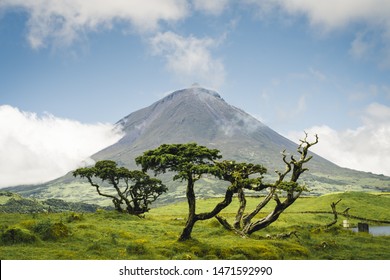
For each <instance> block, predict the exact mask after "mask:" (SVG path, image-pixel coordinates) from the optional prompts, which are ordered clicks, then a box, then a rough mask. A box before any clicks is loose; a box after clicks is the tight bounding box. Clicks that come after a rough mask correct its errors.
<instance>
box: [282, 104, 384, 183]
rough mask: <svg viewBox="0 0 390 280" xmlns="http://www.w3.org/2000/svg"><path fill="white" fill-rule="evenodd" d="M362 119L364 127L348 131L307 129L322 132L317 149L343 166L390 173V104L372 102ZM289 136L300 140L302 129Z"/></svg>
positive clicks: (307, 130) (315, 147)
mask: <svg viewBox="0 0 390 280" xmlns="http://www.w3.org/2000/svg"><path fill="white" fill-rule="evenodd" d="M361 120H362V125H361V126H360V127H358V128H356V129H348V130H344V131H336V130H334V129H332V128H330V127H328V126H326V125H322V126H314V127H311V128H309V129H306V132H308V133H309V134H310V135H314V134H318V136H319V143H318V144H317V145H315V146H313V152H315V153H317V154H319V155H320V156H323V157H325V158H327V159H329V160H330V161H332V162H334V163H336V164H338V165H340V166H343V167H348V168H352V169H357V170H362V171H369V172H373V173H377V174H385V175H388V176H390V158H389V157H388V156H387V155H390V107H389V106H385V105H382V104H378V103H372V104H370V105H369V106H368V107H367V108H366V109H365V111H364V112H363V114H362V117H361ZM287 136H288V137H289V138H290V139H292V140H295V141H298V139H299V138H300V137H301V136H302V133H301V132H290V133H289V134H288V135H287Z"/></svg>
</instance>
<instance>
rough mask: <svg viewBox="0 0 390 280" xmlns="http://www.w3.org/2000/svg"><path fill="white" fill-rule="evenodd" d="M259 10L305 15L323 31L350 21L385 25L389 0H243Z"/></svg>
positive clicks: (387, 20) (389, 8)
mask: <svg viewBox="0 0 390 280" xmlns="http://www.w3.org/2000/svg"><path fill="white" fill-rule="evenodd" d="M246 2H247V3H249V4H254V5H256V6H258V7H259V8H260V9H262V10H263V11H267V12H270V11H272V10H274V9H281V10H282V11H284V12H286V13H288V14H292V15H306V16H307V18H308V19H309V21H310V23H311V24H312V25H314V26H321V27H322V28H324V29H325V30H332V29H337V28H342V27H344V26H346V25H348V24H350V23H355V22H362V21H363V22H368V23H370V24H375V25H380V26H383V25H385V26H387V28H390V26H388V24H389V23H390V2H389V1H387V0H343V1H339V0H328V1H312V0H246Z"/></svg>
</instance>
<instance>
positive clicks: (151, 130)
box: [12, 87, 390, 203]
mask: <svg viewBox="0 0 390 280" xmlns="http://www.w3.org/2000/svg"><path fill="white" fill-rule="evenodd" d="M117 125H118V126H121V128H122V129H123V131H124V132H125V135H124V137H123V138H122V139H121V140H120V141H119V142H117V143H115V144H114V145H111V146H109V147H107V148H105V149H103V150H102V151H100V152H98V153H97V154H95V155H93V156H92V157H93V159H95V160H103V159H111V160H115V161H117V162H118V163H119V164H120V165H123V166H126V167H128V168H131V169H134V168H137V167H136V165H135V163H134V159H135V157H137V156H139V155H141V154H142V153H143V152H144V151H146V150H149V149H153V148H156V147H158V146H159V145H161V144H163V143H187V142H196V143H198V144H200V145H205V146H207V147H210V148H217V149H219V150H220V151H221V153H222V155H223V158H224V159H233V160H237V161H246V162H253V163H261V164H263V165H264V166H265V167H267V169H268V175H267V176H266V180H273V179H274V177H275V175H274V174H275V173H274V170H275V169H278V170H284V168H285V167H284V165H283V162H282V160H281V155H280V152H281V151H283V150H286V151H287V152H288V153H291V154H296V148H297V144H296V143H294V142H292V141H290V140H288V139H287V138H285V137H283V136H281V135H280V134H278V133H277V132H275V131H274V130H272V129H271V128H269V127H268V126H266V125H264V124H263V123H261V122H260V121H258V120H257V119H255V118H254V117H252V116H251V115H249V114H247V113H246V112H244V111H243V110H241V109H238V108H236V107H234V106H232V105H230V104H228V103H226V102H225V101H224V100H223V99H222V98H221V96H220V95H219V94H218V93H217V92H215V91H211V90H208V89H204V88H200V87H192V88H188V89H183V90H179V91H175V92H173V93H171V94H169V95H168V96H166V97H164V98H162V99H161V100H159V101H157V102H155V103H153V104H152V105H150V106H148V107H146V108H143V109H141V110H138V111H136V112H133V113H131V114H129V115H128V116H126V117H124V118H123V119H121V120H120V121H118V123H117ZM302 136H304V133H303V132H302ZM311 137H313V135H311ZM319 141H321V139H320V140H319ZM308 168H309V169H310V170H309V171H308V172H306V173H305V174H304V176H302V182H305V183H306V184H307V185H308V187H309V188H310V189H311V190H312V192H311V194H312V195H318V194H323V193H327V192H334V191H343V190H356V191H389V190H390V178H389V177H385V176H381V175H374V174H371V173H366V172H359V171H354V170H350V169H346V168H341V167H339V166H337V165H335V164H333V163H332V162H330V161H328V160H326V159H324V158H322V157H320V156H318V155H315V154H313V159H312V160H311V161H310V162H309V163H308ZM169 179H170V177H167V176H166V177H165V180H166V181H167V182H169V187H170V191H169V192H168V194H166V195H165V196H164V197H162V198H161V199H159V201H160V202H161V201H162V202H164V203H167V202H170V201H174V200H177V199H178V198H180V197H184V187H183V184H181V183H178V182H174V183H172V182H171V181H169ZM200 184H202V185H203V186H204V187H202V188H201V190H199V191H200V192H199V195H200V196H204V197H210V196H218V195H220V194H221V193H222V191H223V188H224V187H223V184H221V183H219V182H217V181H215V180H213V179H212V178H208V179H206V180H203V181H201V182H200ZM12 190H13V191H17V192H19V193H20V194H23V195H30V196H34V197H42V198H52V197H54V198H64V199H67V200H71V201H73V200H80V201H87V202H89V203H91V202H99V201H100V202H101V200H100V199H101V197H99V196H98V195H97V194H94V193H93V192H94V190H93V188H90V187H88V186H87V185H86V182H85V181H80V180H78V179H75V178H73V176H72V175H71V174H68V175H66V176H64V177H61V178H59V179H57V180H54V181H52V182H49V183H46V184H43V185H38V186H27V187H26V186H22V187H15V188H12ZM105 203H107V202H105Z"/></svg>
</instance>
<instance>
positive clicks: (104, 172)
mask: <svg viewBox="0 0 390 280" xmlns="http://www.w3.org/2000/svg"><path fill="white" fill-rule="evenodd" d="M73 176H75V177H76V176H79V177H81V178H87V180H88V182H89V183H90V184H91V185H92V186H94V187H95V188H96V191H97V192H98V194H99V195H101V196H104V197H107V198H110V199H112V202H113V203H114V206H115V209H116V210H117V211H119V212H127V213H129V214H132V215H140V214H143V213H145V212H147V211H149V205H150V204H151V203H152V202H154V201H155V200H156V199H157V198H158V197H159V196H160V195H161V194H163V193H165V192H166V191H167V187H166V186H165V185H164V184H163V183H162V182H161V180H158V179H156V178H151V177H150V176H149V175H147V174H146V173H144V172H142V171H139V170H128V169H127V168H125V167H118V166H117V164H116V162H114V161H111V160H102V161H98V162H96V164H95V166H93V167H85V168H79V169H77V170H75V171H74V172H73ZM103 182H107V183H108V184H109V185H110V186H112V187H113V188H114V190H115V191H114V192H110V191H107V188H103V187H102V186H101V183H103ZM103 189H104V190H103Z"/></svg>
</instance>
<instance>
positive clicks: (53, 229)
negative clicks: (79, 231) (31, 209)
mask: <svg viewBox="0 0 390 280" xmlns="http://www.w3.org/2000/svg"><path fill="white" fill-rule="evenodd" d="M33 230H34V232H35V233H37V234H38V235H39V236H40V237H41V239H42V240H52V241H55V240H58V239H60V238H64V237H67V236H68V235H69V234H70V231H69V228H68V227H67V226H66V225H64V224H63V223H61V222H60V223H52V222H51V221H49V220H48V221H44V222H40V223H38V224H37V225H36V226H34V228H33Z"/></svg>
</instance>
